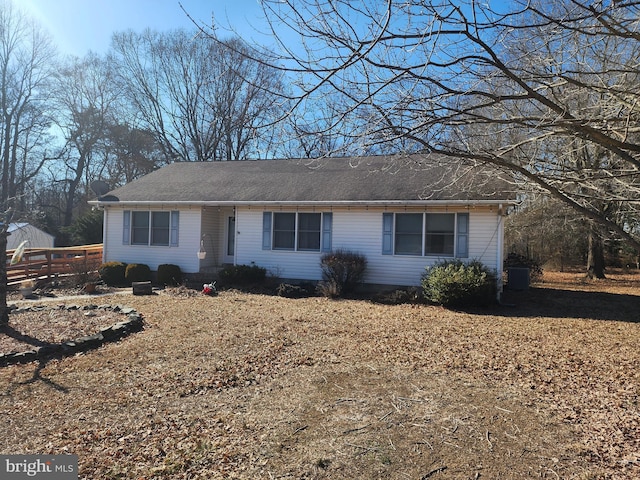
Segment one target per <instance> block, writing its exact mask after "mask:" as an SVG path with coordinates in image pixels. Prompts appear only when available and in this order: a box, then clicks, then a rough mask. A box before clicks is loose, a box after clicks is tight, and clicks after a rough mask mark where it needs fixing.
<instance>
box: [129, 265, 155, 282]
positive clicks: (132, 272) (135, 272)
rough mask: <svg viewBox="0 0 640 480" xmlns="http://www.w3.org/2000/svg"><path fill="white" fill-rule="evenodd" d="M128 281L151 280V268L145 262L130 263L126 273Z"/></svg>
mask: <svg viewBox="0 0 640 480" xmlns="http://www.w3.org/2000/svg"><path fill="white" fill-rule="evenodd" d="M124 278H125V280H126V283H128V284H131V283H133V282H148V281H150V280H151V269H150V268H149V265H145V264H144V263H130V264H129V265H127V269H126V271H125V273H124Z"/></svg>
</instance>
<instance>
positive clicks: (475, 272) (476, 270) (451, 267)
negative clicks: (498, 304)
mask: <svg viewBox="0 0 640 480" xmlns="http://www.w3.org/2000/svg"><path fill="white" fill-rule="evenodd" d="M422 290H423V294H424V297H425V299H426V300H427V301H429V302H431V303H435V304H438V305H443V306H445V307H478V306H488V305H491V304H493V303H495V301H496V293H497V287H496V276H495V274H494V273H493V272H492V271H491V270H490V269H489V268H488V267H486V266H485V265H484V264H482V263H481V262H479V261H477V260H473V261H471V262H469V263H465V262H463V261H461V260H445V261H443V262H439V263H437V264H435V265H433V266H432V267H427V271H426V273H425V274H424V275H423V277H422Z"/></svg>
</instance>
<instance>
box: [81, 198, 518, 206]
mask: <svg viewBox="0 0 640 480" xmlns="http://www.w3.org/2000/svg"><path fill="white" fill-rule="evenodd" d="M88 203H89V204H90V205H96V206H100V207H103V206H104V207H106V206H118V205H123V206H126V205H148V206H176V207H180V206H182V207H187V206H189V207H225V206H229V207H235V206H248V207H259V206H266V207H270V206H275V207H278V206H289V207H290V206H305V207H311V206H345V207H346V206H363V207H364V206H385V205H399V206H405V205H407V206H409V205H411V206H423V205H498V206H499V205H503V204H506V205H517V204H518V203H519V202H518V201H517V200H515V199H513V200H373V201H371V200H356V201H352V200H342V201H321V202H310V201H306V202H305V201H265V202H253V201H251V202H247V201H240V202H237V201H202V202H193V201H180V202H170V201H137V200H135V201H134V200H127V201H117V202H101V201H99V200H90V201H89V202H88Z"/></svg>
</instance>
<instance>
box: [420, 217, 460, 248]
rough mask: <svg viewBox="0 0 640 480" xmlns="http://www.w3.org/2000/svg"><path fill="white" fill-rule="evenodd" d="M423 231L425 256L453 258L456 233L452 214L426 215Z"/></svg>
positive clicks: (454, 218)
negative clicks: (447, 256)
mask: <svg viewBox="0 0 640 480" xmlns="http://www.w3.org/2000/svg"><path fill="white" fill-rule="evenodd" d="M425 218H426V221H427V224H426V230H425V240H424V241H425V244H424V253H425V255H449V256H453V245H454V244H453V239H454V237H455V232H456V227H455V224H456V216H455V214H454V213H427V214H426V215H425Z"/></svg>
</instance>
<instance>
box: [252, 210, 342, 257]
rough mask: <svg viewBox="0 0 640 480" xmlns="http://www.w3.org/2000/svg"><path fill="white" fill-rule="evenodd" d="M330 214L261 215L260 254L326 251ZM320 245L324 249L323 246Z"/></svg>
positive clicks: (269, 213) (287, 213) (327, 249)
mask: <svg viewBox="0 0 640 480" xmlns="http://www.w3.org/2000/svg"><path fill="white" fill-rule="evenodd" d="M330 217H331V213H315V212H264V213H263V214H262V248H263V250H270V249H271V250H288V251H296V252H319V251H321V250H322V251H329V250H330V248H331V247H330V245H331V219H330ZM322 241H324V242H325V245H323V246H322V248H321V244H322Z"/></svg>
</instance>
